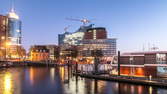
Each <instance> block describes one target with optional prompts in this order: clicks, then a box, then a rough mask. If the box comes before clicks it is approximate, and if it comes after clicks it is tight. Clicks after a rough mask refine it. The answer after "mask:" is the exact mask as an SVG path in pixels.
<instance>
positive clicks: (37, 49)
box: [30, 45, 50, 62]
mask: <svg viewBox="0 0 167 94" xmlns="http://www.w3.org/2000/svg"><path fill="white" fill-rule="evenodd" d="M30 60H31V61H34V62H38V61H40V62H46V61H48V60H50V58H49V50H48V49H47V48H46V46H41V45H35V46H32V47H31V48H30Z"/></svg>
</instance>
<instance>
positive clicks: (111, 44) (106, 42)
mask: <svg viewBox="0 0 167 94" xmlns="http://www.w3.org/2000/svg"><path fill="white" fill-rule="evenodd" d="M92 50H101V51H102V54H103V56H104V57H111V56H114V55H116V50H117V49H116V39H115V38H111V39H85V40H83V49H82V51H83V52H82V54H83V56H86V57H90V56H91V51H92Z"/></svg>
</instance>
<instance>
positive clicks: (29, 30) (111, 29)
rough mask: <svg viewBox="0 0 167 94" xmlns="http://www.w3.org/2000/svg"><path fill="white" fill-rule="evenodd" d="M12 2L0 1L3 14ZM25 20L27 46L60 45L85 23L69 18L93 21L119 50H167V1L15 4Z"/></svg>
mask: <svg viewBox="0 0 167 94" xmlns="http://www.w3.org/2000/svg"><path fill="white" fill-rule="evenodd" d="M10 8H11V0H0V14H3V15H5V14H7V13H8V11H9V10H10ZM15 10H16V12H17V14H18V15H19V16H20V19H21V20H22V23H23V25H22V31H23V32H22V34H23V41H22V43H23V46H24V47H25V48H26V49H28V48H29V46H30V45H34V44H57V41H58V34H60V33H63V32H64V28H65V27H66V26H68V25H71V27H70V28H69V29H68V31H69V32H74V31H75V30H77V29H78V28H79V26H80V25H82V23H80V22H75V21H68V20H66V18H71V17H72V18H88V19H90V20H91V19H92V23H93V24H95V26H100V27H106V29H107V31H108V37H111V38H117V39H118V41H117V45H118V50H121V51H142V49H143V45H144V47H145V50H148V44H150V46H152V45H153V44H155V46H158V47H159V48H160V50H167V42H166V40H167V0H15Z"/></svg>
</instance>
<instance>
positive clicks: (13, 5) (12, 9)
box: [10, 0, 15, 12]
mask: <svg viewBox="0 0 167 94" xmlns="http://www.w3.org/2000/svg"><path fill="white" fill-rule="evenodd" d="M10 11H11V12H14V11H15V4H14V0H11V10H10Z"/></svg>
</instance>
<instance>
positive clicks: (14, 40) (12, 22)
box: [8, 9, 22, 45]
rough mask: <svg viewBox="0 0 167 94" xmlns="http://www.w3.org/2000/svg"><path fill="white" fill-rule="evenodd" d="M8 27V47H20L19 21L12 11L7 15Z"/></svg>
mask: <svg viewBox="0 0 167 94" xmlns="http://www.w3.org/2000/svg"><path fill="white" fill-rule="evenodd" d="M8 26H9V34H8V38H9V41H10V45H21V32H22V30H21V21H20V19H19V16H18V15H17V14H16V13H15V11H14V9H12V10H11V11H10V12H9V13H8Z"/></svg>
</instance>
